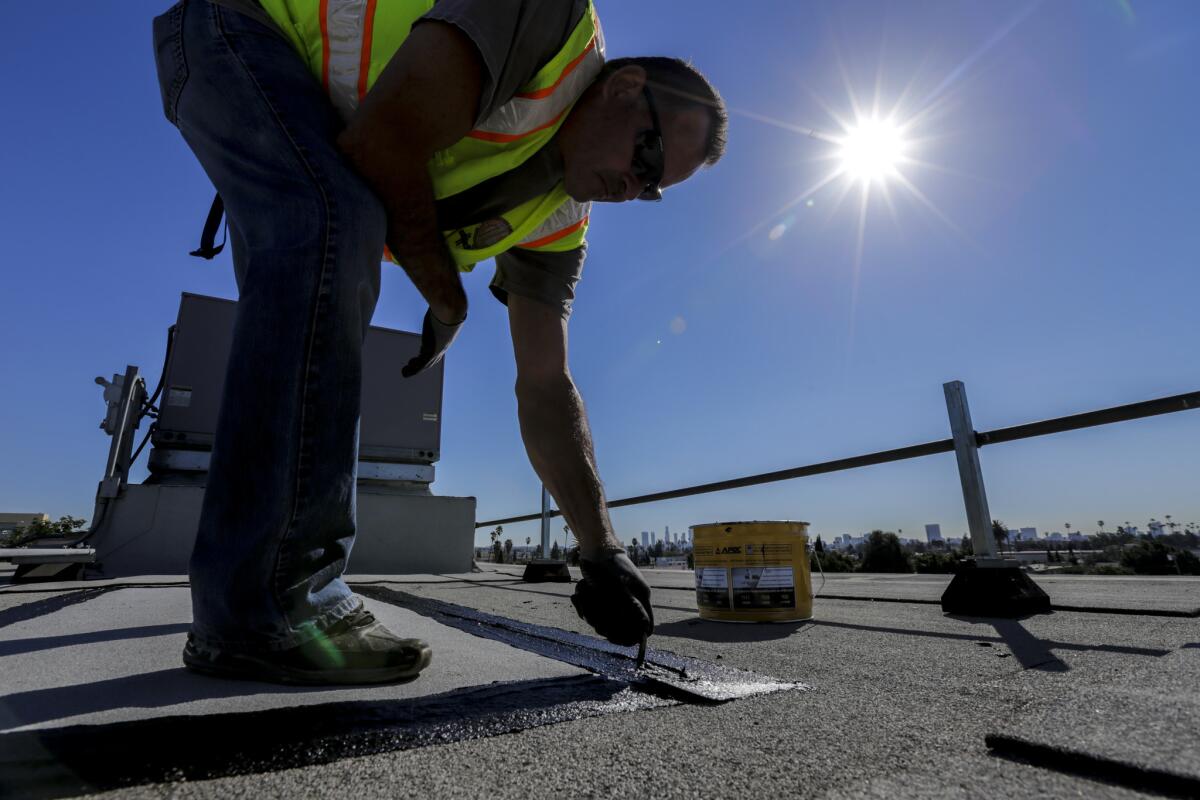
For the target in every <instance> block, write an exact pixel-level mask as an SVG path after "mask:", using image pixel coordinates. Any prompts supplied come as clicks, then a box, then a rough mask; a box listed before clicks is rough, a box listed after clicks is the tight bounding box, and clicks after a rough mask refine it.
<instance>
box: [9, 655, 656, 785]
mask: <svg viewBox="0 0 1200 800" xmlns="http://www.w3.org/2000/svg"><path fill="white" fill-rule="evenodd" d="M670 705H678V701H673V700H669V699H664V698H661V697H656V696H654V695H648V694H644V693H641V692H637V691H634V690H632V689H631V688H630V687H629V686H628V685H626V684H622V683H620V682H619V681H612V680H607V679H605V678H601V677H598V676H593V675H582V676H574V677H567V678H548V679H543V680H536V681H514V682H508V683H500V684H495V685H491V686H485V687H474V688H470V689H460V690H456V691H452V692H447V693H445V694H441V695H432V696H429V697H424V698H419V699H415V700H411V699H410V700H402V701H395V700H393V701H386V702H351V703H329V704H324V705H309V706H298V707H294V708H279V709H273V710H269V711H258V712H255V713H234V714H201V715H189V716H172V717H157V718H152V719H147V720H138V721H134V722H117V723H110V724H107V725H76V726H72V727H66V728H50V729H42V730H35V731H26V732H18V733H10V734H5V735H3V736H0V797H20V798H28V799H29V800H40V799H43V798H58V797H71V796H76V795H80V794H87V793H90V792H97V791H105V790H111V789H121V788H127V787H131V786H137V785H142V784H148V783H170V782H178V781H195V780H206V779H211V778H220V777H227V776H232V775H251V774H258V773H262V772H272V771H276V770H281V769H289V768H296V767H307V766H312V765H316V764H325V763H329V762H331V761H337V760H340V759H343V758H351V757H355V756H366V755H373V754H377V753H387V752H394V751H398V750H410V749H413V748H417V747H426V746H429V745H436V744H448V743H451V742H458V741H463V740H466V739H479V738H484V737H488V736H497V735H500V734H504V733H514V732H517V731H522V730H528V729H530V728H536V727H539V726H542V725H550V724H553V723H555V722H568V721H572V720H578V719H585V718H588V717H597V716H603V715H606V714H613V713H619V712H623V711H641V710H645V709H649V708H659V707H663V706H670Z"/></svg>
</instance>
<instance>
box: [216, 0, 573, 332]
mask: <svg viewBox="0 0 1200 800" xmlns="http://www.w3.org/2000/svg"><path fill="white" fill-rule="evenodd" d="M211 2H213V3H216V4H217V5H221V6H224V7H226V8H229V9H232V10H235V11H238V12H240V13H243V14H246V15H247V16H250V17H253V18H254V19H256V20H258V21H260V22H261V23H263V24H264V25H267V26H269V27H271V28H273V29H275V30H278V28H277V26H276V25H275V22H274V21H273V20H272V19H271V18H270V16H269V15H268V14H267V13H266V11H264V10H263V8H262V6H261V5H260V4H259V3H258V0H211ZM586 11H587V0H437V1H436V2H435V4H434V6H433V8H432V9H431V10H430V11H428V12H427V13H426V14H425V15H424V16H423V17H422V18H421V20H440V21H442V22H446V23H449V24H451V25H454V26H455V27H457V28H458V29H459V30H461V31H462V32H463V33H465V34H466V35H467V37H468V38H469V39H470V40H471V41H472V42H474V44H475V46H476V47H477V48H479V54H480V56H481V58H482V60H483V66H484V75H483V76H482V77H483V83H482V90H481V92H480V97H479V115H478V119H477V120H476V123H477V124H478V123H479V122H482V121H483V120H484V119H486V118H487V117H488V116H489V115H490V114H491V113H492V112H493V111H495V110H496V109H497V108H499V107H500V106H502V105H504V104H505V103H507V102H508V101H509V100H510V99H511V98H512V97H513V95H515V94H516V93H517V91H518V90H519V89H520V87H521V86H523V85H525V84H526V83H528V82H529V81H530V80H531V79H532V78H533V76H534V75H536V74H537V72H538V70H539V69H541V68H542V66H543V65H545V64H546V63H547V62H548V61H549V60H550V59H551V58H553V57H554V55H555V54H556V53H557V52H558V51H559V50H560V49H561V48H562V46H563V43H564V42H565V41H566V40H567V38H568V37H569V36H570V35H571V31H572V30H574V28H575V26H576V25H577V24H578V23H579V20H580V19H581V18H582V17H583V14H584V13H585V12H586ZM421 20H418V21H417V23H416V24H420V22H421ZM280 35H282V33H280ZM562 175H563V167H562V159H561V157H560V156H559V155H558V147H557V143H556V142H554V141H553V140H552V141H551V142H550V143H549V144H548V145H547V146H546V147H543V148H542V149H541V150H540V151H539V152H538V153H536V154H535V155H534V156H532V157H530V158H529V159H528V160H527V161H526V162H525V163H524V164H522V165H521V166H520V167H518V168H517V169H515V170H512V171H510V172H508V173H505V174H504V175H501V176H499V177H497V178H493V179H492V180H490V181H487V182H485V183H484V184H480V185H479V186H475V187H472V188H471V189H467V190H466V191H464V192H460V193H459V194H456V195H451V196H450V197H446V198H443V199H442V200H439V201H437V212H438V223H439V226H440V227H441V228H442V230H452V229H454V228H459V227H465V226H467V225H470V224H473V223H475V222H480V221H482V220H485V219H489V218H491V217H494V216H496V215H497V214H498V213H502V212H504V211H508V210H510V209H512V208H515V207H516V206H518V205H520V204H521V203H523V202H525V201H526V200H529V199H531V198H533V197H536V196H538V195H540V194H544V193H545V192H547V191H549V190H550V189H552V188H553V187H554V186H555V184H557V183H558V182H559V181H560V180H562ZM585 250H586V248H585V247H578V248H576V249H574V250H570V251H567V252H564V253H546V252H537V251H533V250H522V249H520V248H513V249H512V250H509V251H508V252H506V253H501V254H500V255H498V256H496V274H495V276H494V277H493V278H492V282H491V285H490V287H489V288H490V289H491V291H492V294H493V295H495V297H496V298H497V299H498V300H500V302H502V303H505V304H507V303H508V295H509V294H510V293H511V294H515V295H518V296H520V297H528V298H530V299H533V300H537V301H539V302H542V303H546V304H549V305H552V306H555V307H556V308H557V309H558V310H559V312H560V313H561V315H562V316H563V317H567V316H569V315H570V313H571V305H572V303H573V301H574V299H575V286H576V284H578V283H579V279H580V276H581V275H582V273H583V261H584V257H585Z"/></svg>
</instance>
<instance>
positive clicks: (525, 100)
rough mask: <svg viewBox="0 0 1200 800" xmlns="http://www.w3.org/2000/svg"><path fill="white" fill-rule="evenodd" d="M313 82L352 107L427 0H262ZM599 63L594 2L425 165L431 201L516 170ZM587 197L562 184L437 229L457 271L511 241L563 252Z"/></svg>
mask: <svg viewBox="0 0 1200 800" xmlns="http://www.w3.org/2000/svg"><path fill="white" fill-rule="evenodd" d="M260 2H261V3H262V6H263V8H264V9H265V10H266V11H267V13H268V14H270V16H271V18H272V19H274V20H275V22H276V23H277V24H278V25H279V27H280V28H282V29H283V32H284V34H285V35H286V36H287V37H288V38H289V39H290V40H291V42H292V44H293V46H295V48H296V50H297V51H298V52H299V53H300V55H301V56H302V57H303V58H304V60H305V62H306V63H307V64H308V66H309V68H310V69H311V70H312V71H313V74H314V75H315V76H316V77H317V78H318V79H319V80H320V81H321V84H322V86H324V87H325V90H326V91H327V92H328V94H329V97H330V99H331V100H332V101H333V105H334V107H335V108H337V110H338V112H339V113H340V114H341V116H342V118H343V119H349V118H350V115H351V114H353V113H354V111H355V109H357V108H358V103H359V101H361V100H362V98H363V97H364V96H366V94H367V92H368V91H370V89H371V87H372V86H373V85H374V84H375V80H376V78H378V77H379V74H380V73H381V72H383V69H384V67H386V66H387V64H388V61H389V60H391V58H392V55H393V54H394V53H395V52H396V50H397V49H398V48H399V47H400V45H401V44H402V43H403V42H404V40H405V39H406V38H407V37H408V32H409V31H410V30H411V29H412V25H413V23H414V22H415V21H416V20H417V19H418V18H420V17H421V15H423V14H424V13H425V12H426V11H428V10H429V9H431V8H432V7H433V0H383V2H379V0H260ZM603 65H604V35H603V33H602V32H601V30H600V21H599V20H598V19H597V17H596V11H595V8H594V7H593V6H592V4H591V3H590V2H589V3H588V9H587V12H586V13H584V15H583V17H582V19H580V21H579V23H578V24H577V25H576V26H575V29H574V30H573V31H572V32H571V35H570V36H569V37H568V38H567V40H566V42H565V43H564V44H563V46H562V48H561V49H559V51H558V53H556V54H555V56H554V57H553V58H552V59H550V61H549V62H548V63H547V64H546V65H545V66H543V67H542V68H541V69H540V70H539V71H538V73H537V74H536V75H534V76H533V79H532V80H530V81H529V82H528V83H527V84H525V85H524V86H522V87H521V88H520V90H519V91H518V92H517V94H516V95H515V96H513V98H512V99H511V100H509V101H508V102H507V103H505V104H504V105H502V106H500V107H499V108H497V109H496V110H495V111H493V112H492V113H491V114H490V115H488V117H487V119H485V120H484V121H483V122H482V123H481V124H480V125H479V126H478V127H477V128H475V129H473V130H471V131H470V132H469V133H468V134H467V135H466V136H464V137H463V138H462V139H460V140H459V141H458V142H456V143H455V144H453V145H451V146H450V147H448V148H446V149H445V150H439V151H438V152H437V153H435V154H434V156H433V158H432V159H430V161H429V174H430V177H431V178H432V180H433V193H434V196H435V197H436V198H437V199H441V198H443V197H449V196H450V195H454V194H457V193H459V192H461V191H463V190H465V189H469V188H470V187H472V186H475V185H477V184H479V183H482V182H483V181H485V180H488V179H489V178H494V177H496V176H497V175H500V174H502V173H504V172H508V171H509V170H512V169H515V168H516V167H518V166H519V165H521V164H522V163H524V162H525V160H526V159H528V158H529V157H530V156H532V155H533V154H534V153H536V152H537V151H538V150H539V149H541V147H542V146H543V145H545V144H546V143H547V142H548V141H550V139H551V138H552V137H553V136H554V134H555V133H556V132H557V131H558V128H559V126H561V125H562V123H563V120H564V119H566V116H567V113H568V112H569V111H570V110H571V107H572V106H573V105H574V104H575V101H576V100H578V99H579V96H580V95H581V94H583V91H584V89H586V88H587V87H588V85H589V84H590V83H591V82H592V80H593V79H594V78H595V77H596V75H597V74H598V73H599V72H600V69H601V67H602V66H603ZM590 211H591V203H590V202H588V203H579V202H576V201H575V200H572V199H571V197H570V196H568V195H567V193H566V191H565V190H564V189H563V185H562V182H561V181H559V183H558V185H557V186H555V187H554V188H553V189H551V190H550V191H549V192H546V193H545V194H543V195H541V196H540V197H535V198H533V199H532V200H528V201H526V202H524V203H522V204H521V205H519V206H517V207H516V208H514V209H513V210H511V211H508V212H506V213H504V214H502V215H501V216H500V217H497V218H495V219H490V220H486V221H484V222H481V223H479V224H476V225H471V226H469V227H466V228H461V229H455V230H450V231H443V232H442V235H443V237H444V239H445V241H446V246H447V248H448V249H449V250H450V253H451V254H452V255H453V257H454V260H455V262H456V263H457V264H458V266H459V269H461V270H463V271H464V272H469V271H470V270H471V269H472V268H474V266H475V264H476V263H478V262H480V261H485V260H487V259H489V258H492V257H493V256H495V255H497V254H499V253H503V252H504V251H506V250H508V249H510V248H512V247H521V248H525V249H529V250H541V251H552V252H564V251H567V250H573V249H575V248H576V247H579V246H580V245H581V244H583V242H584V236H585V234H586V232H587V225H588V215H589V213H590Z"/></svg>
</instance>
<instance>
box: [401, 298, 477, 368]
mask: <svg viewBox="0 0 1200 800" xmlns="http://www.w3.org/2000/svg"><path fill="white" fill-rule="evenodd" d="M466 321H467V318H466V317H465V316H464V317H463V318H462V319H461V320H459V321H458V322H456V323H454V324H453V325H447V324H446V323H444V322H442V321H441V320H440V319H438V318H437V317H435V316H434V315H433V311H432V309H426V311H425V321H424V322H423V323H422V324H421V352H419V353H417V355H416V357H415V358H413V359H412V360H410V361H409V362H408V363H407V364H405V365H404V368H403V369H401V370H400V374H401V375H403V376H404V377H406V378H411V377H412V376H413V375H416V374H417V373H420V372H424V371H425V370H427V369H429V368H430V367H432V366H436V365H437V363H438V362H439V361H441V360H442V356H444V355H446V351H447V350H449V349H450V345H451V344H453V342H454V337H455V336H458V331H459V329H460V328H462V325H463V323H464V322H466Z"/></svg>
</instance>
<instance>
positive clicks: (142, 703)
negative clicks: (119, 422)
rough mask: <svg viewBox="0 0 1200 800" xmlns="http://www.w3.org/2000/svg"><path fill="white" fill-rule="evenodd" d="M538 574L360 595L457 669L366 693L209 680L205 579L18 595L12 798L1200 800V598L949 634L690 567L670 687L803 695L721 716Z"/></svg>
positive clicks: (917, 591)
mask: <svg viewBox="0 0 1200 800" xmlns="http://www.w3.org/2000/svg"><path fill="white" fill-rule="evenodd" d="M520 573H521V568H520V567H513V566H508V565H499V566H494V565H484V571H483V572H480V573H471V574H466V575H442V576H402V577H394V576H393V577H388V576H352V577H351V578H350V581H351V585H352V586H354V587H355V588H356V589H357V590H359V591H360V592H361V593H362V594H363V595H364V596H365V597H366V598H367V600H366V602H367V604H368V606H369V607H370V608H371V609H372V610H374V611H375V613H376V614H377V616H379V617H380V618H381V619H382V620H383V621H385V623H386V624H388V625H389V626H392V627H394V629H395V630H396V632H397V633H400V634H401V635H419V636H422V637H425V638H427V639H428V640H429V641H430V642H431V643H432V645H433V649H434V659H433V663H432V665H431V666H430V668H429V669H428V670H427V671H426V672H425V673H423V674H422V676H421V677H420V678H418V679H417V680H416V681H413V682H411V683H408V684H400V685H398V686H392V687H379V688H364V689H322V690H306V689H297V688H288V687H277V686H271V685H267V684H255V683H247V682H238V681H223V680H217V679H209V678H204V677H201V676H195V675H192V674H191V673H188V672H186V671H184V670H183V669H182V667H181V665H180V663H179V661H178V654H179V651H180V649H181V648H182V646H183V642H184V638H185V634H186V625H187V622H188V619H189V607H188V603H187V589H186V584H185V583H184V582H183V580H182V579H181V578H180V577H178V576H158V577H149V578H140V579H125V580H116V581H103V582H88V583H82V584H79V583H75V584H41V585H38V584H33V585H20V586H18V585H11V586H0V657H2V659H3V661H2V663H3V667H4V670H3V673H2V674H3V675H4V677H3V679H2V680H0V730H2V731H3V732H2V733H0V737H2V738H0V776H2V777H0V786H8V787H10V788H9V789H2V788H0V795H5V794H7V793H8V792H11V791H14V790H13V789H12V787H13V786H19V788H20V789H21V791H20V793H19V796H28V797H68V796H76V795H81V794H87V795H92V796H112V797H136V798H141V797H146V798H150V797H163V796H167V795H170V796H174V797H205V798H208V797H212V798H216V797H227V796H231V795H235V796H239V795H240V796H254V797H263V796H284V795H287V796H290V797H296V796H309V797H311V796H330V795H337V796H346V795H351V794H358V795H361V796H364V797H371V796H383V795H385V794H387V795H400V796H409V795H418V794H419V795H423V796H433V797H447V796H448V797H477V796H481V795H483V794H488V795H492V796H496V797H513V798H529V797H544V796H551V795H563V794H571V795H579V794H583V795H590V796H616V795H620V796H625V797H630V796H632V797H695V796H711V795H724V794H730V793H738V794H743V795H749V796H767V795H771V794H776V793H779V794H783V793H787V794H789V795H800V796H814V797H828V798H842V797H846V798H850V797H889V798H892V797H914V796H915V797H1006V796H1007V797H1018V796H1020V797H1026V796H1052V797H1063V796H1086V797H1089V798H1108V797H1112V798H1117V797H1142V796H1161V795H1162V794H1164V793H1165V794H1174V795H1178V796H1196V795H1197V794H1198V793H1200V759H1198V758H1197V757H1196V755H1195V754H1196V753H1197V752H1200V748H1198V747H1197V745H1200V733H1198V732H1200V691H1198V689H1197V687H1198V686H1200V680H1198V679H1200V626H1198V622H1200V620H1198V618H1197V611H1198V610H1200V578H1186V577H1174V578H1171V577H1168V578H1161V579H1160V578H1123V577H1107V576H1105V577H1096V578H1088V577H1081V576H1063V577H1054V578H1049V577H1039V578H1038V579H1037V580H1038V582H1039V583H1040V584H1041V585H1042V586H1043V587H1044V588H1046V589H1047V591H1048V593H1049V594H1050V596H1051V599H1052V601H1053V603H1054V604H1055V606H1056V607H1059V608H1060V609H1061V608H1062V607H1070V608H1072V609H1073V610H1056V611H1054V612H1053V613H1051V614H1046V615H1039V616H1033V617H1028V618H1026V619H1022V620H1002V619H989V618H969V617H954V616H948V615H945V614H943V613H942V611H941V609H940V606H938V605H937V604H936V600H937V598H938V597H939V596H940V594H941V591H942V589H943V588H944V586H945V584H946V583H947V582H948V580H949V579H948V577H947V576H917V575H910V576H884V575H863V574H854V575H841V576H838V575H831V576H828V581H827V582H826V584H825V586H824V588H823V589H822V596H820V597H818V598H817V600H816V602H815V606H814V619H813V620H811V621H808V622H802V623H777V624H725V623H717V622H709V621H704V620H701V619H700V618H699V617H698V614H697V607H696V599H695V593H694V589H693V578H692V573H691V572H690V571H682V570H647V571H646V575H647V578H648V579H649V581H650V583H651V585H652V586H653V587H654V606H655V615H656V620H657V623H658V625H657V630H656V634H655V636H654V637H653V638H652V639H651V642H650V646H651V648H652V653H651V666H652V667H653V666H654V665H655V664H661V665H666V666H667V667H670V665H671V664H675V665H679V664H685V665H686V666H687V669H685V670H683V671H684V672H686V671H687V670H692V671H693V672H696V671H699V672H701V673H703V672H704V670H705V669H706V666H705V665H711V666H712V669H713V672H711V675H713V676H716V678H715V680H717V682H720V681H721V680H726V679H731V678H730V676H734V677H736V676H739V675H741V676H748V677H747V680H751V681H753V680H760V679H761V680H763V681H768V680H774V681H777V682H778V684H779V686H784V687H791V688H783V689H781V690H772V691H770V692H767V693H752V694H751V695H750V696H745V697H743V698H742V699H736V700H731V701H728V702H705V701H703V698H699V697H697V696H691V695H688V694H687V693H686V692H684V693H679V692H672V691H670V687H669V686H668V687H667V689H666V690H662V687H661V686H659V687H658V688H656V687H655V686H653V685H650V684H649V683H646V682H644V681H643V680H642V679H640V678H636V677H634V672H633V671H631V670H629V667H628V663H629V657H630V655H631V653H629V652H627V651H625V650H623V649H621V648H614V647H611V646H608V645H606V644H605V643H601V642H599V641H598V640H594V639H591V638H590V637H591V633H592V632H591V631H590V629H588V627H587V626H586V624H585V623H583V622H582V620H580V619H579V618H578V617H577V616H576V615H575V611H574V609H573V607H572V606H571V605H570V602H569V597H570V593H571V591H572V589H573V587H572V586H570V585H567V584H553V583H546V584H526V583H523V582H521V581H520ZM576 576H577V573H576ZM3 579H4V578H3V573H0V581H2V580H3ZM817 584H818V585H820V577H818V578H817ZM456 609H458V610H457V611H456ZM580 635H583V636H580ZM583 637H589V638H583ZM538 642H541V644H540V645H539V644H538ZM547 642H549V644H546V643H547ZM589 642H591V643H592V645H594V647H595V650H594V653H593V655H594V659H592V656H586V657H585V656H581V655H580V653H584V652H585V651H586V652H591V651H590V650H588V648H589V647H591V646H592V645H589V644H588V643H589ZM676 657H678V658H677V659H676ZM590 659H591V660H590ZM673 659H675V660H673ZM622 664H624V666H622ZM581 665H582V666H581ZM763 685H766V684H765V683H764V684H763ZM189 739H193V740H194V739H199V740H200V741H202V742H208V743H209V744H207V745H205V744H192V743H190V742H189ZM105 748H108V749H105ZM83 750H87V751H89V752H97V753H108V754H109V755H108V756H106V759H107V761H106V763H107V764H108V768H107V770H102V771H101V772H96V771H95V770H96V769H97V765H96V764H95V763H92V762H89V761H87V759H86V758H84V757H82V756H79V755H78V753H79V752H80V751H83ZM243 750H244V751H246V752H247V753H250V756H253V757H250V756H246V757H240V756H238V753H240V752H241V751H243ZM267 752H270V753H271V754H272V755H271V756H270V757H266V756H264V755H263V754H264V753H267ZM205 758H207V759H208V760H207V761H205ZM172 764H174V769H175V770H176V771H175V772H174V773H172V772H170V771H169V770H166V771H164V767H170V766H171V765H172ZM148 776H152V777H155V779H153V780H151V779H150V777H148ZM14 781H15V783H14ZM89 781H90V782H89ZM13 796H18V795H16V794H14V795H13Z"/></svg>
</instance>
